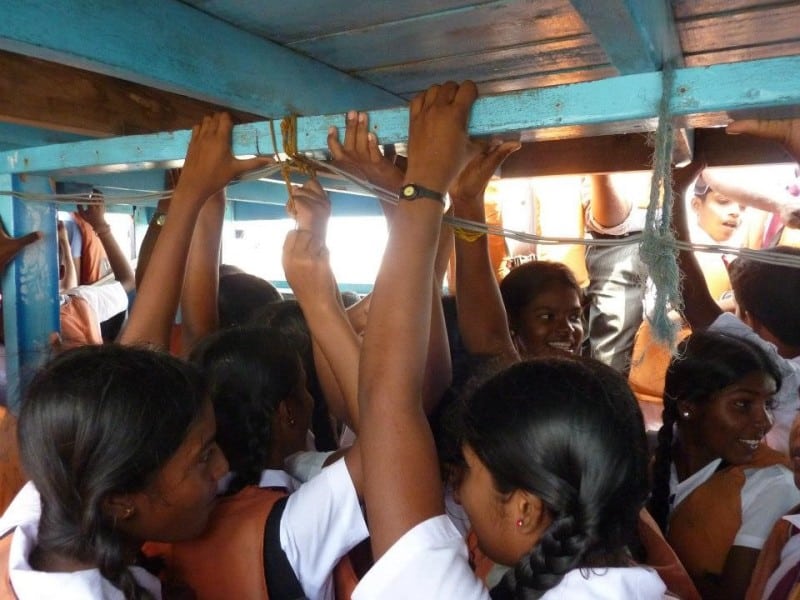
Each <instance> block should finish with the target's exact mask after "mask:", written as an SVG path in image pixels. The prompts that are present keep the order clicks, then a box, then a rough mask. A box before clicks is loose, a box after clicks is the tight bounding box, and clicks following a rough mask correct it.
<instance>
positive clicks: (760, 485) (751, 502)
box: [669, 458, 800, 550]
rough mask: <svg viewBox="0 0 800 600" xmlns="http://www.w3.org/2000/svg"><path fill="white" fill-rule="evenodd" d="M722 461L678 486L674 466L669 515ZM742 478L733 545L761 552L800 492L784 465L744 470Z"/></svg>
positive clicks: (713, 463) (702, 470)
mask: <svg viewBox="0 0 800 600" xmlns="http://www.w3.org/2000/svg"><path fill="white" fill-rule="evenodd" d="M721 462H722V459H721V458H717V459H715V460H713V461H711V462H710V463H708V464H707V465H706V466H705V467H703V468H702V469H700V470H699V471H698V472H697V473H694V474H692V475H691V476H690V477H687V478H686V479H684V480H683V481H681V482H680V483H678V475H677V473H676V472H675V464H674V463H673V464H672V465H671V466H670V478H669V493H670V499H671V501H670V513H672V510H673V509H674V508H675V507H677V506H678V505H679V504H680V503H681V502H683V500H684V499H686V497H687V496H688V495H689V494H691V493H692V492H693V491H694V490H695V489H697V488H698V487H700V485H702V484H703V483H705V482H706V481H707V480H708V479H709V478H710V477H711V476H712V475H713V474H714V473H716V471H717V468H718V467H719V465H720V463H721ZM744 476H745V482H744V486H743V487H742V525H741V527H739V531H737V532H736V537H735V538H734V540H733V544H732V545H734V546H741V547H744V548H753V549H755V550H760V549H761V548H762V547H763V546H764V542H765V541H767V537H768V536H769V533H770V531H772V527H773V525H775V522H776V521H777V520H778V519H780V518H781V516H782V515H785V514H786V513H787V512H788V511H789V510H790V509H791V508H792V507H794V506H795V505H797V504H798V503H800V490H798V489H797V487H795V485H794V474H793V473H792V472H791V471H790V470H789V469H787V468H786V467H784V466H783V465H772V466H770V467H763V468H760V469H745V470H744Z"/></svg>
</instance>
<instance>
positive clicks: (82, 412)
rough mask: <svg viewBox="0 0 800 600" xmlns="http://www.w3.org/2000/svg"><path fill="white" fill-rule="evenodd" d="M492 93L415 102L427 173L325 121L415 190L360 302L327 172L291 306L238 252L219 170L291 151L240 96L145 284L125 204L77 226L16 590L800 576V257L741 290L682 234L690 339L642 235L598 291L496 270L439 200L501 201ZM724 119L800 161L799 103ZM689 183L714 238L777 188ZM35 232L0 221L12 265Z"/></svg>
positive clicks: (365, 127)
mask: <svg viewBox="0 0 800 600" xmlns="http://www.w3.org/2000/svg"><path fill="white" fill-rule="evenodd" d="M476 96H477V91H476V88H475V85H474V84H473V83H471V82H465V83H462V84H460V85H459V84H456V83H453V82H447V83H444V84H442V85H436V86H432V87H431V88H429V89H428V90H426V91H425V92H423V93H421V94H419V95H418V96H417V97H415V98H414V99H413V101H412V102H411V105H410V109H409V133H408V160H407V165H406V167H405V169H404V170H401V169H400V168H399V167H398V166H396V165H395V164H394V163H393V162H392V161H390V160H389V159H387V158H385V157H384V156H383V154H382V153H381V150H380V147H379V145H378V139H377V138H376V136H375V134H374V133H373V132H372V131H370V128H369V122H368V115H367V114H366V113H359V112H355V111H351V112H349V113H347V115H346V116H345V124H344V131H343V136H340V133H341V132H340V131H338V130H337V129H336V128H331V131H330V132H329V136H328V144H329V149H330V153H331V155H332V159H333V160H334V161H335V163H336V164H337V166H338V167H339V168H341V169H344V170H346V171H349V172H352V173H354V174H357V175H358V176H359V177H361V178H364V179H367V180H369V181H370V182H371V183H372V184H374V185H375V186H378V187H381V188H383V189H395V190H398V192H399V193H398V200H397V202H396V204H391V203H385V205H384V209H385V214H386V219H387V222H388V227H389V240H388V243H387V246H386V250H385V254H384V258H383V262H382V264H381V267H380V271H379V273H378V276H377V279H376V281H375V285H374V290H373V292H372V293H371V294H370V295H368V296H366V297H364V298H351V297H347V296H346V295H343V294H340V292H339V289H338V287H337V283H336V280H335V278H334V275H333V272H332V270H331V265H330V260H329V253H328V249H327V247H326V239H325V238H326V227H327V224H328V220H329V217H330V214H331V206H330V202H329V200H328V198H327V196H326V193H325V191H324V190H323V188H322V186H321V185H320V184H319V183H318V182H317V181H316V180H315V179H311V180H309V181H308V182H307V183H305V184H304V185H302V186H298V187H293V188H292V190H291V198H290V203H289V206H290V208H291V212H292V215H293V217H294V218H295V219H296V228H295V229H293V230H292V231H290V232H289V233H288V235H287V236H286V240H285V242H284V246H283V257H282V261H283V268H284V270H285V274H286V280H287V281H288V282H289V284H290V286H291V289H292V294H293V299H292V300H284V299H282V297H281V295H280V293H278V292H277V290H275V289H274V288H272V287H271V286H270V285H269V284H268V283H267V282H265V281H262V280H259V279H258V278H256V277H254V276H252V275H248V274H246V273H243V272H241V271H238V270H237V269H235V268H230V267H227V268H225V267H221V266H220V264H219V262H220V260H219V257H220V239H221V231H222V223H223V218H224V213H225V202H226V199H225V191H224V190H225V187H226V185H227V184H228V183H229V182H230V181H231V180H232V179H234V178H235V177H238V176H240V175H242V174H243V173H245V172H247V171H251V170H254V169H258V168H261V167H263V166H265V165H266V164H269V163H270V162H272V158H269V157H255V158H249V159H237V158H235V157H234V156H233V155H232V153H231V129H232V122H231V119H230V117H229V116H228V115H227V114H224V113H220V114H216V115H213V116H209V117H206V118H205V119H204V120H203V122H202V123H200V124H199V125H197V126H196V127H194V129H193V131H192V137H191V141H190V143H189V147H188V150H187V155H186V160H185V164H184V166H183V168H182V170H181V172H180V173H179V174H177V173H176V174H173V175H174V189H173V190H172V194H171V199H170V200H169V201H168V202H167V201H164V202H162V203H160V204H159V207H158V209H157V212H156V214H155V215H154V217H153V220H152V222H151V224H150V228H149V230H148V233H147V236H146V238H145V241H144V246H143V250H142V256H141V258H140V260H139V263H138V265H137V269H136V273H135V274H134V273H133V272H132V270H131V268H130V265H129V264H126V259H125V257H124V255H123V253H122V252H121V251H120V249H119V247H118V246H116V243H115V242H114V240H113V236H112V235H110V232H109V226H108V224H107V223H106V220H105V217H104V206H103V204H102V203H92V204H91V205H88V206H84V207H80V209H79V211H78V213H77V214H76V216H75V223H73V224H72V225H69V224H64V225H62V226H60V227H59V231H58V237H59V265H60V277H61V318H62V330H61V337H60V339H58V340H54V348H53V355H54V356H53V358H52V359H50V360H49V361H48V362H47V363H46V364H45V365H44V366H43V367H42V368H41V369H40V370H39V371H38V372H37V373H36V374H35V375H34V376H33V378H32V381H31V382H30V383H29V384H28V385H27V386H26V389H25V390H24V396H23V401H22V403H21V409H20V413H19V415H18V417H15V416H13V415H11V414H10V413H9V412H8V411H5V410H4V412H3V413H2V431H3V435H2V439H1V440H0V444H1V445H2V446H3V448H2V452H0V459H2V460H0V471H2V474H1V475H2V476H0V504H2V506H0V508H4V509H5V512H4V513H3V515H2V517H0V536H1V537H0V599H6V598H8V599H14V598H17V599H20V600H27V599H29V598H30V599H42V598H58V599H67V600H69V599H84V598H108V599H114V600H117V599H124V600H133V599H149V600H153V599H159V598H164V599H166V600H169V599H171V598H179V599H183V598H197V599H209V600H211V599H227V598H247V599H254V600H261V599H267V598H271V599H275V598H278V599H287V600H288V599H297V598H310V599H315V600H316V599H325V600H329V599H330V600H333V599H339V600H342V599H350V598H352V599H354V600H364V599H376V600H385V599H392V598H398V599H401V598H407V599H411V598H414V599H418V598H431V599H454V600H456V599H458V600H462V599H471V598H492V599H506V598H508V599H512V598H517V599H533V598H542V599H546V600H553V599H560V598H568V599H572V598H577V599H584V598H585V599H628V598H630V599H642V600H649V599H656V598H683V599H686V600H695V599H699V598H707V599H716V598H719V599H725V600H731V599H736V598H748V599H761V598H763V599H768V600H779V599H791V598H798V597H800V535H797V534H798V532H800V491H798V487H800V419H795V417H796V415H797V411H798V407H799V406H800V395H799V392H798V390H799V389H800V360H798V357H799V356H800V311H798V310H797V309H796V298H800V270H798V269H797V268H795V267H791V266H785V262H786V261H785V260H784V261H780V260H773V261H771V262H770V261H769V260H766V261H762V260H755V259H752V258H742V257H739V258H736V259H735V260H733V261H732V262H730V264H729V266H728V268H727V269H726V270H725V272H724V277H725V282H726V283H725V284H723V286H722V288H723V290H722V291H723V292H726V291H727V290H726V289H724V288H725V286H726V285H727V286H729V288H728V289H730V290H731V293H722V294H720V291H719V290H716V289H714V286H715V285H716V284H715V282H717V281H718V279H717V278H716V277H717V276H716V275H713V276H712V275H709V270H708V269H705V272H704V269H703V268H702V265H701V262H700V261H699V260H698V256H697V255H696V254H695V253H694V252H692V251H689V250H680V251H679V252H678V264H679V268H680V274H681V278H682V282H683V284H682V286H681V289H682V298H681V302H680V303H676V306H674V307H673V308H674V320H675V323H676V327H678V328H682V330H681V333H680V334H679V339H680V343H679V344H678V345H677V348H675V349H674V351H673V352H672V353H670V351H669V348H666V349H664V348H663V347H662V348H661V349H659V348H658V344H657V343H656V342H654V341H652V332H651V331H649V329H648V327H649V326H648V323H647V320H646V315H647V312H648V308H647V300H646V298H647V296H648V292H647V290H648V287H649V286H648V284H647V282H646V281H645V279H646V273H642V272H641V269H640V267H639V266H637V265H634V263H635V261H636V260H637V256H636V254H635V250H632V248H635V247H634V246H631V245H623V244H620V245H619V246H603V247H602V248H600V247H599V246H598V248H597V249H596V252H595V253H594V254H592V251H590V252H589V256H587V267H588V270H589V275H590V283H589V287H588V288H587V289H586V290H584V289H582V288H581V287H580V286H579V285H578V283H577V281H576V278H575V276H574V275H573V273H572V272H571V270H570V269H569V268H568V267H567V266H565V265H563V264H560V263H556V262H547V261H532V262H526V263H525V264H522V265H521V266H519V267H517V268H515V269H513V270H511V271H510V273H509V274H508V275H507V276H505V277H504V278H503V279H502V281H501V282H500V283H499V284H498V278H497V277H496V274H497V265H496V264H495V263H494V262H493V260H492V258H491V256H490V251H489V243H490V240H489V239H487V236H486V235H482V234H471V233H470V232H465V231H464V230H460V229H455V230H454V229H453V228H451V227H450V226H449V225H447V224H446V223H444V222H443V220H442V219H443V213H444V212H445V208H447V210H448V211H449V212H450V213H451V214H453V215H454V216H455V217H458V218H461V219H467V220H470V221H476V222H483V221H484V220H485V217H486V215H485V208H484V191H485V189H486V186H487V184H488V183H489V181H490V179H491V178H492V176H493V174H494V173H495V172H496V171H497V169H498V168H499V167H500V165H501V164H502V163H503V161H504V160H505V159H506V158H507V157H508V156H509V155H510V154H511V153H513V152H514V151H515V150H517V149H518V148H519V143H517V142H508V141H506V142H498V143H490V144H486V143H482V144H479V143H477V142H474V141H471V140H470V139H469V138H468V136H467V133H466V125H467V122H468V119H469V116H470V111H471V107H472V104H473V102H474V100H475V98H476ZM728 131H729V132H731V133H739V134H749V135H755V136H762V137H767V138H772V139H776V140H778V141H780V142H782V143H783V144H784V145H785V146H786V148H787V150H788V151H789V152H790V153H791V154H792V155H793V156H794V157H795V158H796V159H798V160H800V120H783V121H780V120H771V121H759V120H750V121H739V122H734V123H732V124H731V125H729V126H728ZM612 179H613V178H609V177H608V176H594V177H593V178H591V198H590V199H589V201H588V202H587V206H586V221H587V228H588V230H589V232H590V235H591V236H594V237H596V238H602V239H610V238H615V237H617V238H620V239H622V238H625V237H628V236H629V235H630V234H631V233H633V232H635V231H637V226H636V224H635V222H634V221H635V214H634V213H635V210H634V209H633V207H632V206H631V205H630V203H629V202H626V201H625V199H624V198H622V197H621V195H620V194H618V193H616V191H615V189H614V185H613V181H612ZM673 189H674V194H675V198H676V201H675V202H673V203H672V206H673V214H672V215H671V218H672V223H673V226H674V232H675V236H676V237H677V239H679V240H682V241H688V240H689V239H690V220H691V221H694V220H695V219H690V218H689V215H687V206H686V204H685V203H684V202H683V201H681V200H682V199H683V197H684V195H685V194H686V193H687V191H689V190H692V198H693V199H692V203H691V208H692V209H694V213H695V214H696V216H697V219H696V220H697V221H698V224H699V226H700V227H701V228H702V229H703V230H704V231H705V232H706V234H707V235H708V236H709V238H710V239H711V240H713V241H714V242H721V243H725V242H726V241H728V239H729V238H730V236H729V235H728V234H730V233H732V230H734V229H736V228H737V227H738V223H737V222H736V219H738V209H737V208H736V207H738V206H739V205H747V204H751V205H756V206H760V207H762V208H763V207H764V206H766V205H767V204H768V203H767V204H765V202H764V201H763V200H764V199H763V198H761V199H759V198H756V199H755V200H753V196H754V194H753V193H752V192H749V191H747V190H742V189H740V188H737V187H736V186H732V185H730V184H729V183H726V182H725V181H724V180H723V179H721V178H720V177H719V176H718V175H717V174H715V173H714V172H713V171H711V170H708V169H706V170H705V171H703V165H702V164H700V163H699V162H693V163H692V164H690V165H688V166H687V167H683V168H680V169H676V170H675V172H674V185H673ZM446 195H447V198H446ZM791 195H792V192H791V191H787V198H788V197H790V196H791ZM448 198H449V199H448ZM759 202H760V204H759ZM712 203H716V204H717V205H721V206H723V208H721V209H718V208H714V207H713V206H710V205H711V204H712ZM730 205H735V206H733V207H731V206H730ZM726 206H727V208H726ZM769 206H770V210H771V211H772V215H773V216H774V219H773V218H772V217H770V219H767V220H766V221H765V226H764V231H763V232H762V238H763V239H764V240H767V239H769V242H765V243H764V249H763V250H762V252H763V253H764V254H765V256H767V258H769V257H770V256H772V257H777V258H785V257H786V256H790V257H792V256H794V257H796V256H798V255H799V254H800V250H797V249H795V248H794V247H791V246H787V245H780V244H778V245H775V241H776V240H778V239H779V238H780V235H781V233H782V229H780V228H783V227H784V226H785V225H787V224H788V228H792V227H795V226H796V225H797V224H798V223H797V222H796V221H797V215H796V214H795V213H794V212H792V211H791V210H787V209H786V208H785V206H783V205H778V204H772V205H769ZM786 206H792V205H791V203H789V202H788V200H787V203H786ZM734 212H735V213H736V215H733V213H734ZM690 214H692V213H690ZM715 215H716V217H715ZM715 219H716V221H715ZM773 221H776V222H777V223H778V226H779V227H780V228H779V227H778V226H774V224H773ZM692 225H694V223H692ZM70 228H72V229H75V228H78V229H79V230H80V231H79V234H80V239H81V240H82V242H81V244H83V252H82V255H81V257H80V260H79V261H78V260H75V255H76V251H75V248H74V243H73V244H72V245H71V243H70V233H72V234H73V237H74V236H75V235H76V232H75V231H72V232H70V231H69V229H70ZM726 236H727V237H726ZM40 237H41V235H40V234H38V233H37V232H33V233H31V234H30V235H27V236H24V237H22V238H18V239H11V238H8V237H7V236H6V235H4V234H3V235H0V266H2V268H5V266H6V265H7V264H8V263H9V262H10V261H12V260H14V256H15V254H16V253H17V252H19V251H20V250H22V249H23V248H24V247H26V246H28V245H30V244H36V243H40V242H39V240H40ZM92 243H94V244H95V246H94V248H91V247H90V246H91V244H92ZM79 245H80V244H79ZM452 254H454V255H455V271H456V278H455V281H456V286H455V294H454V295H453V296H449V297H445V298H442V295H441V294H442V285H441V284H442V281H443V278H444V275H445V271H446V269H447V265H448V263H449V262H450V259H451V255H452ZM98 257H100V258H98ZM715 258H716V261H717V262H719V263H720V264H721V259H720V257H719V256H718V255H716V256H715ZM715 266H717V265H715ZM107 273H111V274H112V275H113V280H114V281H113V283H112V284H110V286H109V285H108V284H105V285H99V286H98V285H97V284H96V281H97V279H101V278H102V277H103V276H104V275H107ZM106 287H108V288H109V289H101V290H98V289H97V288H106ZM112 287H113V288H114V289H110V288H112ZM134 293H135V302H133V303H132V304H131V308H130V311H129V315H128V317H127V320H126V322H125V323H124V325H122V328H121V331H120V332H119V333H118V334H115V333H109V331H108V330H107V329H106V327H107V326H108V323H107V318H108V316H110V315H113V314H116V313H118V312H120V309H119V307H120V306H123V308H124V304H125V303H126V302H127V297H128V296H129V295H132V294H134ZM643 298H644V299H645V301H644V303H643V302H642V299H643ZM643 306H644V308H643ZM178 311H180V324H179V325H175V323H176V313H178ZM587 315H588V318H587ZM643 316H644V317H643ZM643 319H644V320H643ZM585 329H586V330H587V331H585ZM637 330H638V334H637ZM104 334H105V335H104ZM109 338H114V341H108V339H109ZM104 339H105V340H106V342H105V343H103V341H104ZM637 348H638V351H637ZM651 350H652V352H651ZM589 355H591V356H593V357H594V358H589V357H588V356H589ZM653 357H655V358H653ZM598 359H601V360H598ZM637 386H639V387H638V388H637ZM632 388H633V389H632ZM634 390H635V391H636V392H637V393H636V394H635V393H634ZM637 396H638V397H637ZM654 400H655V401H654ZM643 413H644V416H643ZM646 425H647V427H648V428H649V429H650V431H648V430H647V429H646Z"/></svg>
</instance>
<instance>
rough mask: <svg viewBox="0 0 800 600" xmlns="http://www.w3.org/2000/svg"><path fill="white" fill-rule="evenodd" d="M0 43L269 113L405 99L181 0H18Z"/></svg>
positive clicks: (1, 23) (0, 28)
mask: <svg viewBox="0 0 800 600" xmlns="http://www.w3.org/2000/svg"><path fill="white" fill-rule="evenodd" d="M0 49H3V50H8V51H10V52H17V53H20V54H27V55H28V56H32V57H35V58H41V59H44V60H51V61H55V62H59V63H62V64H66V65H70V66H73V67H78V68H82V69H86V70H89V71H95V72H98V73H104V74H106V75H111V76H114V77H119V78H121V79H125V80H128V81H134V82H137V83H141V84H144V85H149V86H152V87H156V88H159V89H163V90H169V91H171V92H175V93H178V94H183V95H185V96H189V97H193V98H199V99H203V100H206V101H208V102H213V103H215V104H220V105H222V106H228V107H231V108H233V109H237V110H242V111H247V112H251V113H254V114H258V115H264V116H266V117H274V116H276V115H284V114H287V113H297V114H320V113H323V112H335V111H344V110H346V109H347V108H349V107H351V106H354V105H359V106H365V107H371V108H376V107H388V106H396V105H398V104H400V103H401V102H402V100H401V99H400V98H398V97H397V96H395V95H393V94H390V93H389V92H387V91H385V90H383V89H381V88H378V87H376V86H373V85H370V84H368V83H366V82H364V81H361V80H359V79H356V78H353V77H351V76H349V75H347V74H345V73H342V72H341V71H337V70H335V69H333V68H331V67H329V66H327V65H324V64H322V63H320V62H318V61H315V60H313V59H311V58H308V57H306V56H302V55H300V54H297V53H295V52H294V51H292V50H288V49H286V48H284V47H282V46H279V45H278V44H274V43H272V42H269V41H267V40H265V39H263V38H260V37H258V36H256V35H253V34H250V33H246V32H244V31H241V30H239V29H237V28H236V27H234V26H233V25H230V24H228V23H225V22H223V21H220V20H218V19H215V18H213V17H211V16H209V15H207V14H205V13H203V12H201V11H199V10H196V9H194V8H192V7H190V6H187V5H186V4H183V3H181V2H178V1H177V0H159V1H158V2H153V1H152V0H125V1H124V2H97V1H96V0H69V1H66V0H58V1H54V0H26V1H25V2H15V3H14V6H13V8H11V7H9V8H8V9H4V10H3V15H2V19H0ZM321 90H324V93H322V92H321Z"/></svg>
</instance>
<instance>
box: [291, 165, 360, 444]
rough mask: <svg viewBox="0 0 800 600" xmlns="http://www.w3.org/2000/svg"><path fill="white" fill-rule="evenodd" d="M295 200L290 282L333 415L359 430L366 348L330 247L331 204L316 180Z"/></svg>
mask: <svg viewBox="0 0 800 600" xmlns="http://www.w3.org/2000/svg"><path fill="white" fill-rule="evenodd" d="M292 197H293V198H294V202H295V207H296V210H297V229H296V230H294V231H290V232H289V233H288V235H287V236H286V241H285V242H284V245H283V269H284V272H285V273H286V280H287V281H288V282H289V285H290V286H291V287H292V291H293V292H294V295H295V298H296V299H297V302H298V304H299V305H300V308H301V309H302V310H303V315H304V316H305V318H306V321H307V322H308V328H309V330H310V331H311V337H312V342H313V344H314V360H315V363H316V365H317V374H318V376H319V377H320V383H321V384H322V385H323V391H324V392H325V399H326V401H327V402H328V410H329V411H330V412H331V414H333V415H334V416H335V417H336V418H338V419H341V420H343V421H344V422H346V423H347V424H348V425H350V426H351V427H352V428H353V429H354V430H356V431H357V430H358V397H357V389H358V356H359V352H360V350H361V344H360V341H359V339H358V336H357V335H356V332H355V331H354V330H353V328H352V326H351V325H350V321H349V320H348V318H347V315H346V313H345V310H344V306H343V305H342V303H341V299H340V296H339V291H338V288H337V286H336V279H335V278H334V276H333V271H332V270H331V266H330V259H329V255H328V249H327V247H326V245H325V230H326V227H327V222H328V218H329V216H330V202H329V200H328V198H327V196H326V194H325V192H324V190H323V189H322V186H321V185H320V184H319V183H318V182H317V181H313V180H312V181H309V182H308V183H306V184H305V185H304V186H303V187H301V188H297V189H295V190H294V191H293V193H292ZM331 377H333V379H334V381H330V378H331ZM331 384H333V385H331Z"/></svg>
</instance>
